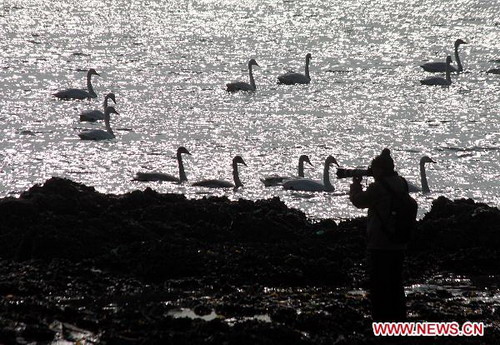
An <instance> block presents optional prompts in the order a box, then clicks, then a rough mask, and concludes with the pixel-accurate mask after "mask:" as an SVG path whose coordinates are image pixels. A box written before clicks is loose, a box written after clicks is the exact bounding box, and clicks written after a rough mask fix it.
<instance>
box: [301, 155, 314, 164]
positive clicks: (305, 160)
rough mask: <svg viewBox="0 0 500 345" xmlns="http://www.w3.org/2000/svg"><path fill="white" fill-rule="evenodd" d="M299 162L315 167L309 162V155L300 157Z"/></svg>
mask: <svg viewBox="0 0 500 345" xmlns="http://www.w3.org/2000/svg"><path fill="white" fill-rule="evenodd" d="M299 162H305V163H309V165H310V166H313V165H312V163H311V161H310V160H309V156H308V155H302V156H300V157H299Z"/></svg>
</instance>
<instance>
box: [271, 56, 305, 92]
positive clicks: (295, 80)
mask: <svg viewBox="0 0 500 345" xmlns="http://www.w3.org/2000/svg"><path fill="white" fill-rule="evenodd" d="M310 60H311V54H310V53H307V55H306V67H305V74H302V73H296V72H288V73H285V74H282V75H280V76H279V77H278V84H285V85H293V84H309V83H310V82H311V77H310V76H309V61H310Z"/></svg>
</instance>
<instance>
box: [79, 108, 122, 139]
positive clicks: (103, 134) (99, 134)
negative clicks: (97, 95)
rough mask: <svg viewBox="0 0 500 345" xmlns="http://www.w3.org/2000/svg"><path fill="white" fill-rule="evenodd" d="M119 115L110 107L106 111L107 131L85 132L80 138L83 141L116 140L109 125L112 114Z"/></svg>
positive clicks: (105, 122)
mask: <svg viewBox="0 0 500 345" xmlns="http://www.w3.org/2000/svg"><path fill="white" fill-rule="evenodd" d="M111 113H113V114H117V115H119V114H118V112H117V111H116V110H115V108H113V107H112V106H108V107H107V108H106V110H105V111H104V124H105V125H106V130H105V131H103V130H102V129H95V130H91V131H85V132H82V133H80V134H78V136H79V137H80V139H82V140H108V139H114V138H115V135H114V133H113V131H112V130H111V125H110V124H109V120H110V114H111Z"/></svg>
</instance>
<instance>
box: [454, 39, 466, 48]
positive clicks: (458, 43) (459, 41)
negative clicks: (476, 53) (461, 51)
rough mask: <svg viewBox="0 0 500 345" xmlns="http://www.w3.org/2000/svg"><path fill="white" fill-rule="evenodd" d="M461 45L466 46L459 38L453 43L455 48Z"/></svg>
mask: <svg viewBox="0 0 500 345" xmlns="http://www.w3.org/2000/svg"><path fill="white" fill-rule="evenodd" d="M461 44H467V42H465V41H463V40H461V39H460V38H459V39H458V40H456V41H455V47H458V46H459V45H461Z"/></svg>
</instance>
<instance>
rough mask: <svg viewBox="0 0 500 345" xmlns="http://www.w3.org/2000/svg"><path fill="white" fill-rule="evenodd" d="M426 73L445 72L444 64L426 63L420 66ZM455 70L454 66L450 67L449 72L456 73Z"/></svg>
mask: <svg viewBox="0 0 500 345" xmlns="http://www.w3.org/2000/svg"><path fill="white" fill-rule="evenodd" d="M420 67H422V68H423V69H424V71H426V72H433V73H437V72H443V73H444V72H446V62H428V63H424V64H423V65H420ZM456 71H457V69H456V68H455V67H454V66H450V72H456Z"/></svg>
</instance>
